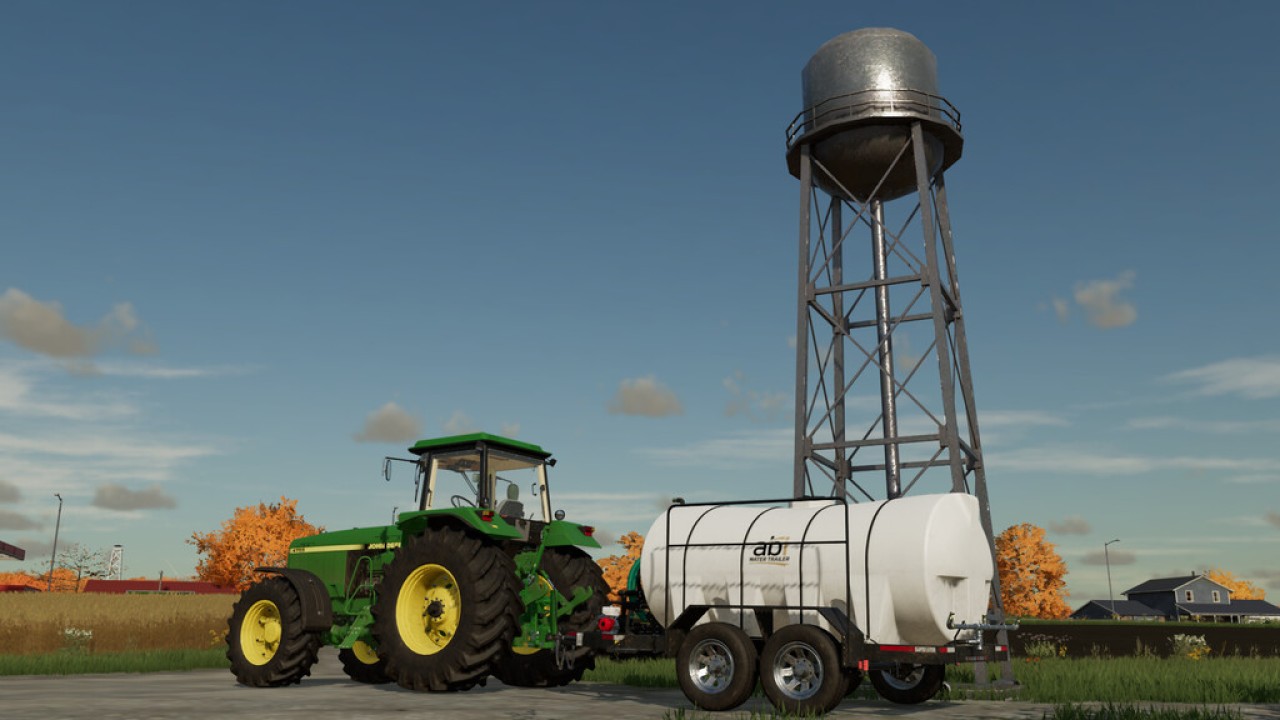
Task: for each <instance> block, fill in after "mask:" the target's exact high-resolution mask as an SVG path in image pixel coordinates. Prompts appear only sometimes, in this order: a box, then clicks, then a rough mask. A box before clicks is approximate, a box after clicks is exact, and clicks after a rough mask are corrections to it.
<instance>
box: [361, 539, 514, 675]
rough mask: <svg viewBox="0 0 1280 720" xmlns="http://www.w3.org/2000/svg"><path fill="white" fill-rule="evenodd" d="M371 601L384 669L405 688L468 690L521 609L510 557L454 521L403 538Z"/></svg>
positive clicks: (503, 645) (505, 642)
mask: <svg viewBox="0 0 1280 720" xmlns="http://www.w3.org/2000/svg"><path fill="white" fill-rule="evenodd" d="M377 593H378V599H377V601H376V602H375V603H374V604H373V638H374V640H375V641H376V642H377V644H378V654H379V656H380V657H382V658H384V659H385V660H386V673H387V675H388V676H389V677H390V678H391V679H393V680H395V681H396V682H397V683H399V684H400V686H401V687H404V688H408V689H410V690H430V691H432V692H444V691H452V690H467V689H469V688H471V687H473V686H475V685H476V684H477V683H479V682H481V681H483V680H484V679H485V677H487V676H488V674H489V672H490V671H491V670H492V668H493V664H494V662H495V661H496V659H497V658H498V656H499V655H500V654H501V653H503V652H505V651H506V650H507V648H509V647H511V639H512V637H514V635H515V630H516V622H517V621H518V619H519V616H520V595H519V581H518V580H517V579H516V571H515V563H514V562H512V560H511V558H509V557H507V555H506V554H505V553H503V552H502V550H501V549H499V548H498V547H497V546H495V545H493V544H491V543H489V542H488V541H487V540H485V539H483V538H481V537H479V536H477V535H475V534H473V533H470V532H466V531H463V530H459V529H454V528H436V529H428V530H426V531H425V532H423V533H422V534H421V535H417V536H413V537H408V538H405V539H404V541H403V544H402V545H401V546H400V550H399V551H398V552H397V553H396V556H395V558H394V559H392V561H391V562H390V563H387V566H386V569H385V570H384V572H383V576H382V580H381V582H379V584H378V589H377Z"/></svg>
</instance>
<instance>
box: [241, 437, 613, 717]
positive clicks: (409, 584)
mask: <svg viewBox="0 0 1280 720" xmlns="http://www.w3.org/2000/svg"><path fill="white" fill-rule="evenodd" d="M409 451H410V452H411V453H413V455H415V456H416V457H415V458H412V459H404V460H400V462H406V463H411V464H412V465H413V466H414V467H415V469H416V483H415V500H416V501H417V502H418V507H417V509H416V510H412V511H409V512H402V513H400V514H399V515H398V516H397V518H396V521H395V524H393V525H385V526H377V527H366V528H356V529H352V530H339V531H336V532H326V533H321V534H319V535H313V536H311V537H305V538H300V539H298V540H295V541H294V542H293V543H292V544H291V545H290V547H289V560H288V567H283V568H275V567H260V568H257V572H258V573H261V575H262V579H261V580H260V581H259V582H258V583H256V584H255V585H253V586H251V587H250V588H249V589H248V590H246V591H245V592H244V593H243V594H242V595H241V596H240V600H239V601H238V602H237V603H236V604H235V607H234V609H233V611H232V614H231V618H230V620H229V623H228V624H229V626H230V632H228V633H227V645H228V651H227V657H228V658H229V659H230V660H231V672H232V673H234V674H235V676H236V679H237V680H238V681H239V682H241V683H243V684H245V685H251V686H256V687H274V686H281V685H290V684H293V683H297V682H299V681H300V680H301V679H302V678H303V677H305V676H306V675H309V674H310V673H311V666H312V665H313V664H314V663H315V662H316V657H317V654H318V652H319V649H320V647H321V646H323V645H329V646H333V647H337V648H338V649H339V650H338V657H339V658H340V659H341V660H342V667H343V669H344V670H345V671H346V673H347V675H348V676H350V677H351V678H352V679H353V680H356V681H358V682H363V683H387V682H396V683H399V684H400V685H401V686H402V687H406V688H409V689H412V690H427V691H432V692H441V691H454V690H466V689H469V688H471V687H473V686H475V685H477V684H483V683H484V682H485V680H486V679H487V678H488V676H489V675H493V676H495V677H497V678H498V679H500V680H501V681H502V682H504V683H507V684H508V685H519V686H554V685H564V684H566V683H569V682H573V681H575V680H579V679H581V678H582V674H583V672H585V671H586V670H587V669H589V668H592V667H594V665H595V660H594V655H593V651H592V650H591V645H590V644H589V643H584V642H583V641H582V638H583V633H585V632H586V631H590V630H594V629H595V626H596V619H597V616H598V615H599V614H600V610H601V607H602V606H603V604H604V599H605V596H606V594H607V593H608V587H607V586H606V585H605V583H604V579H603V577H602V574H601V571H600V568H599V567H598V566H597V565H596V563H595V562H594V561H592V560H591V558H590V557H589V556H588V555H587V553H586V552H584V551H583V550H582V548H584V547H596V548H598V547H600V545H599V543H597V542H596V541H595V540H594V539H593V538H592V534H593V533H594V529H593V528H591V527H590V526H586V525H577V524H574V523H570V522H566V521H565V520H564V519H563V518H564V513H563V512H560V511H557V512H556V514H555V515H554V516H552V514H551V496H550V492H549V488H548V486H547V469H548V467H549V466H552V465H554V464H555V461H554V460H553V459H552V458H551V455H550V453H548V452H546V451H544V450H543V449H542V448H540V447H538V446H537V445H531V444H529V443H524V442H519V441H516V440H511V439H508V438H504V437H498V436H496V435H490V434H487V433H476V434H471V435H460V436H454V437H446V438H439V439H435V440H423V441H421V442H418V443H417V444H415V445H414V446H413V447H411V448H409ZM397 460H398V459H397V458H387V459H386V462H385V463H384V465H383V474H384V476H385V477H386V478H387V479H388V480H389V479H390V476H391V473H390V468H391V467H392V465H391V464H392V462H394V461H397ZM419 488H420V489H421V493H420V497H419V494H418V492H417V490H418V489H419ZM521 493H527V494H526V495H525V496H524V497H525V498H527V501H525V500H522V499H521V498H522V496H521Z"/></svg>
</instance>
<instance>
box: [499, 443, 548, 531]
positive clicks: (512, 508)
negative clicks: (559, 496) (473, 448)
mask: <svg viewBox="0 0 1280 720" xmlns="http://www.w3.org/2000/svg"><path fill="white" fill-rule="evenodd" d="M489 470H490V472H493V473H494V474H495V476H496V477H495V480H496V482H497V484H496V486H495V492H494V497H495V498H496V500H497V510H498V514H499V515H501V516H502V517H505V518H510V519H517V518H524V519H534V518H536V517H537V514H536V513H535V510H537V509H538V501H537V497H538V494H539V493H540V491H541V490H540V487H539V486H540V485H541V482H540V481H541V477H542V461H540V460H533V459H531V458H528V457H521V456H519V455H509V454H507V453H504V452H501V451H499V450H490V451H489Z"/></svg>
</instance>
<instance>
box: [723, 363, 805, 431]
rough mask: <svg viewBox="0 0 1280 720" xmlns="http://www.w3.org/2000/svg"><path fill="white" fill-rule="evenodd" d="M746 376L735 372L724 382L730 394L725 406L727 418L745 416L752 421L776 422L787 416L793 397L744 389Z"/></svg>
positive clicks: (740, 372)
mask: <svg viewBox="0 0 1280 720" xmlns="http://www.w3.org/2000/svg"><path fill="white" fill-rule="evenodd" d="M746 379H747V377H746V375H745V374H744V373H743V372H742V371H741V370H735V371H734V373H733V374H732V375H730V376H729V377H727V378H725V379H724V381H723V383H722V384H723V385H724V389H725V390H727V391H728V392H729V401H728V402H727V403H725V406H724V416H725V417H737V416H743V417H746V418H749V419H751V420H758V421H764V422H774V421H776V420H777V419H778V418H779V416H781V415H783V414H785V412H786V410H787V406H788V405H789V404H790V401H791V396H790V395H788V394H787V393H781V392H779V393H761V392H758V391H756V390H753V389H751V388H749V387H743V385H744V384H745V382H746Z"/></svg>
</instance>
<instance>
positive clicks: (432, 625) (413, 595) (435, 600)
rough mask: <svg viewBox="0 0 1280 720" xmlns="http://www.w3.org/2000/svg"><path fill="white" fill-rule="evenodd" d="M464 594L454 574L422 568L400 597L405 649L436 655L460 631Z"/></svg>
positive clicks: (399, 617)
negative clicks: (459, 588)
mask: <svg viewBox="0 0 1280 720" xmlns="http://www.w3.org/2000/svg"><path fill="white" fill-rule="evenodd" d="M461 617H462V595H461V593H460V592H459V591H458V582H457V580H455V579H454V577H453V573H451V572H449V571H448V570H446V569H445V568H444V567H442V566H440V565H434V564H427V565H420V566H418V569H417V570H414V571H413V572H411V573H409V577H407V578H405V581H404V584H403V585H401V586H400V594H399V595H398V596H397V597H396V627H397V628H398V629H399V631H400V639H401V640H402V641H403V642H404V644H405V647H407V648H409V649H410V650H412V651H413V652H415V653H417V654H419V655H435V654H436V653H438V652H440V651H441V650H443V649H444V648H445V647H446V646H447V645H448V644H449V642H450V641H451V640H453V636H454V635H455V634H456V633H457V632H458V625H460V624H461V622H460V621H461Z"/></svg>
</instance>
